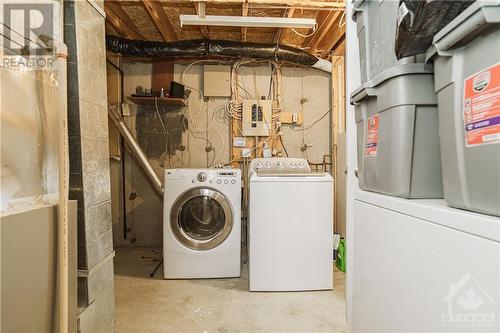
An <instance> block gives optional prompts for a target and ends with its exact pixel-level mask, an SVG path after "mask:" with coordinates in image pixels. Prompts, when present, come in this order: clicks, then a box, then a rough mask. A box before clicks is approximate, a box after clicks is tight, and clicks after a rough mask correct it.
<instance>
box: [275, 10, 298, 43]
mask: <svg viewBox="0 0 500 333" xmlns="http://www.w3.org/2000/svg"><path fill="white" fill-rule="evenodd" d="M293 14H295V8H293V7H291V8H287V9H286V11H285V14H284V15H283V17H287V18H291V17H293ZM283 31H284V29H283V28H278V30H276V33H275V34H274V37H273V43H278V44H281V42H282V41H283V36H284V34H283Z"/></svg>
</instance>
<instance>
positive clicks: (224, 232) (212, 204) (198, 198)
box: [170, 188, 233, 251]
mask: <svg viewBox="0 0 500 333" xmlns="http://www.w3.org/2000/svg"><path fill="white" fill-rule="evenodd" d="M170 227H171V229H172V233H173V234H174V236H175V238H176V239H177V240H178V241H179V242H180V243H182V244H183V245H184V246H186V247H188V248H190V249H193V250H199V251H205V250H210V249H213V248H215V247H217V246H219V245H220V244H222V242H224V241H225V240H226V238H227V237H228V236H229V234H230V233H231V230H232V228H233V211H232V209H231V204H230V203H229V201H228V199H227V198H226V197H225V196H224V195H223V194H222V193H220V192H218V191H215V190H212V189H207V188H196V189H192V190H189V191H187V192H185V193H184V194H182V195H181V196H179V198H177V200H176V201H175V202H174V204H173V206H172V210H171V214H170Z"/></svg>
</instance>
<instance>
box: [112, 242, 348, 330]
mask: <svg viewBox="0 0 500 333" xmlns="http://www.w3.org/2000/svg"><path fill="white" fill-rule="evenodd" d="M141 257H145V259H151V258H159V257H160V253H159V252H158V249H153V248H137V247H136V248H119V249H117V250H116V257H115V300H116V332H118V333H121V332H315V333H316V332H330V333H332V332H339V333H340V332H347V329H346V324H345V300H344V299H345V297H344V290H345V289H344V288H345V274H344V273H342V272H340V271H338V270H336V269H335V271H334V279H335V282H334V286H335V289H334V290H333V291H315V292H294V293H291V292H279V293H261V292H259V293H250V292H248V270H247V269H246V265H245V266H244V267H243V271H242V277H241V278H235V279H210V280H163V279H162V273H161V270H160V271H158V272H157V274H156V276H155V278H150V277H149V273H150V272H151V271H152V270H153V268H154V266H155V265H156V264H157V263H158V261H151V260H144V259H141Z"/></svg>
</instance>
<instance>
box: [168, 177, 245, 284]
mask: <svg viewBox="0 0 500 333" xmlns="http://www.w3.org/2000/svg"><path fill="white" fill-rule="evenodd" d="M163 203H164V216H163V276H164V278H165V279H190V278H224V277H238V276H240V246H241V244H240V241H241V171H240V170H239V169H171V170H165V194H164V198H163Z"/></svg>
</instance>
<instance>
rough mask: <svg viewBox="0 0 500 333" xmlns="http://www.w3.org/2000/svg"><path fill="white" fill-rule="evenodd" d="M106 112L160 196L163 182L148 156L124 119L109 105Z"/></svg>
mask: <svg viewBox="0 0 500 333" xmlns="http://www.w3.org/2000/svg"><path fill="white" fill-rule="evenodd" d="M108 113H109V116H110V117H111V119H112V120H113V122H114V123H115V125H116V127H117V128H118V130H119V131H120V134H121V135H122V137H123V139H124V140H125V142H126V143H127V145H128V146H129V148H130V150H131V151H132V155H133V156H134V157H135V159H136V160H137V162H138V163H139V165H140V166H141V167H142V169H143V170H144V172H145V173H146V176H147V177H148V179H149V181H150V182H151V184H152V185H153V187H154V189H155V191H156V193H157V194H158V195H159V196H160V197H162V196H163V191H164V189H163V184H162V182H161V180H160V179H159V178H158V176H157V175H156V172H155V170H154V169H153V167H152V166H151V164H150V163H149V161H148V158H147V157H146V155H145V154H144V152H143V151H142V149H141V147H140V146H139V144H138V143H137V141H136V140H135V138H134V136H133V135H132V132H130V130H129V128H128V126H127V124H125V121H124V120H123V118H122V117H121V116H120V115H119V114H118V113H117V112H116V111H115V110H114V109H113V108H112V107H111V108H108Z"/></svg>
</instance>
